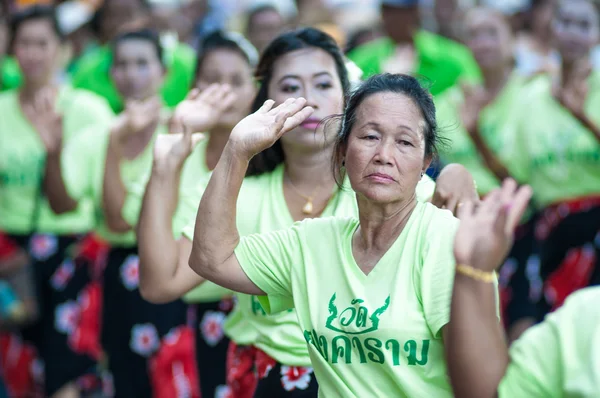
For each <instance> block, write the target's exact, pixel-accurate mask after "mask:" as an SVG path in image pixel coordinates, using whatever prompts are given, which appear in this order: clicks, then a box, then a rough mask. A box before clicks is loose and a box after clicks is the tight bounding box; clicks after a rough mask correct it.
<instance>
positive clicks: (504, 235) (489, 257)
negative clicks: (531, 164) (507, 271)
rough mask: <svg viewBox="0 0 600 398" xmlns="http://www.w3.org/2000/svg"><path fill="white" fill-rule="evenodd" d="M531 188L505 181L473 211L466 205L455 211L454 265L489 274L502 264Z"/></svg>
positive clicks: (510, 180)
mask: <svg viewBox="0 0 600 398" xmlns="http://www.w3.org/2000/svg"><path fill="white" fill-rule="evenodd" d="M531 194H532V191H531V188H530V187H529V186H522V187H521V188H519V189H518V190H517V183H516V182H515V181H514V180H512V179H507V180H505V181H504V183H503V184H502V188H501V189H496V190H494V191H492V192H491V193H490V194H489V195H487V196H486V198H485V199H484V200H483V201H482V202H481V205H479V206H477V208H475V205H474V203H473V202H466V203H465V204H464V205H463V206H461V207H460V209H459V210H458V218H459V219H460V226H459V228H458V231H457V232H456V237H455V239H454V256H455V258H456V261H457V263H459V264H467V265H470V266H472V267H474V268H477V269H480V270H482V271H487V272H491V271H494V270H495V269H496V268H497V267H499V266H500V264H502V262H503V261H504V259H505V258H506V256H507V255H508V252H509V250H510V248H511V246H512V243H513V235H514V232H515V229H516V227H517V225H518V224H519V221H520V220H521V217H522V216H523V213H524V212H525V209H526V208H527V203H528V202H529V199H530V198H531Z"/></svg>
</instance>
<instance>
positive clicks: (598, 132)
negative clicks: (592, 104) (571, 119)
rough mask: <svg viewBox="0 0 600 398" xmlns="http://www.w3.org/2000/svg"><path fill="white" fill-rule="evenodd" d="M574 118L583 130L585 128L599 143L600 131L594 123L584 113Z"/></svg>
mask: <svg viewBox="0 0 600 398" xmlns="http://www.w3.org/2000/svg"><path fill="white" fill-rule="evenodd" d="M575 116H576V118H577V119H578V120H579V122H580V123H581V124H583V126H584V127H585V128H587V129H588V130H590V131H591V132H592V134H594V137H596V140H597V141H598V142H600V129H599V128H598V126H597V125H596V123H594V122H593V121H592V120H591V119H590V118H589V117H588V116H587V115H586V114H585V113H583V114H581V115H575Z"/></svg>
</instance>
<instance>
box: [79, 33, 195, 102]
mask: <svg viewBox="0 0 600 398" xmlns="http://www.w3.org/2000/svg"><path fill="white" fill-rule="evenodd" d="M164 54H165V56H164V58H165V59H164V61H165V65H166V67H167V75H166V77H165V82H164V84H163V87H162V89H161V93H162V97H163V100H164V102H165V104H166V105H167V106H168V107H174V106H175V105H177V104H178V103H179V102H180V101H181V100H183V99H184V98H185V97H186V95H187V93H188V92H189V89H190V87H191V85H192V83H193V79H194V69H195V67H196V54H195V53H194V50H192V49H191V48H190V47H189V46H187V45H186V44H178V45H177V46H176V47H174V48H168V47H167V48H165V49H164ZM111 65H112V49H111V47H110V46H107V45H106V46H103V47H99V48H97V49H95V50H92V51H91V52H90V53H88V54H86V55H85V56H84V57H83V58H82V59H81V60H79V61H78V62H77V63H76V65H75V66H74V71H73V78H72V84H73V86H75V87H78V88H84V89H86V90H90V91H92V92H94V93H96V94H98V95H100V96H102V97H104V98H106V99H107V100H108V102H109V103H110V106H111V107H112V109H113V110H114V111H115V112H121V111H122V110H123V100H122V98H121V96H120V94H119V93H118V91H117V89H116V87H115V85H114V83H113V82H112V79H111V77H110V68H111Z"/></svg>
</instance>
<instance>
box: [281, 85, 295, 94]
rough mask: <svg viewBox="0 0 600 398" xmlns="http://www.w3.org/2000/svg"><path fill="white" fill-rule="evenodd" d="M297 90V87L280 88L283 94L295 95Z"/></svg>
mask: <svg viewBox="0 0 600 398" xmlns="http://www.w3.org/2000/svg"><path fill="white" fill-rule="evenodd" d="M298 89H299V87H298V86H292V85H288V86H283V87H282V88H281V91H283V92H284V93H295V92H296V91H298Z"/></svg>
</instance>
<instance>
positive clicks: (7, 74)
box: [0, 57, 23, 91]
mask: <svg viewBox="0 0 600 398" xmlns="http://www.w3.org/2000/svg"><path fill="white" fill-rule="evenodd" d="M22 81H23V78H22V76H21V70H20V69H19V64H17V61H16V60H15V59H14V58H12V57H4V58H3V59H2V60H0V91H4V90H11V89H13V88H17V87H20V86H21V83H22Z"/></svg>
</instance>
